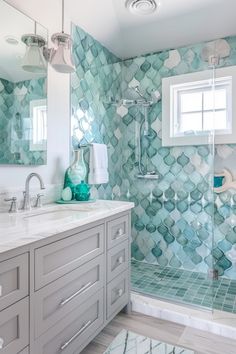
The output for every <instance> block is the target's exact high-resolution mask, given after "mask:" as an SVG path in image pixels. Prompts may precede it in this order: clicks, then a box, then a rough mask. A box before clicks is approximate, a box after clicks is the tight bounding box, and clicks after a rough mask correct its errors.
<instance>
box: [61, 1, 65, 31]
mask: <svg viewBox="0 0 236 354" xmlns="http://www.w3.org/2000/svg"><path fill="white" fill-rule="evenodd" d="M64 11H65V4H64V0H62V33H64Z"/></svg>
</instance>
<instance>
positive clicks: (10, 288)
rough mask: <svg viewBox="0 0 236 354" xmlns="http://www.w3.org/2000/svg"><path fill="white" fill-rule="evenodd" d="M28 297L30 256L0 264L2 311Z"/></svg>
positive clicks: (0, 307) (23, 255) (0, 306)
mask: <svg viewBox="0 0 236 354" xmlns="http://www.w3.org/2000/svg"><path fill="white" fill-rule="evenodd" d="M27 295H28V254H27V253H25V254H22V255H20V256H17V257H14V258H11V259H8V260H6V261H4V262H1V263H0V311H1V310H3V309H4V308H6V307H8V306H10V305H12V304H14V303H15V302H17V301H19V300H21V299H23V298H24V297H25V296H27Z"/></svg>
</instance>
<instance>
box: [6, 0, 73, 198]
mask: <svg viewBox="0 0 236 354" xmlns="http://www.w3.org/2000/svg"><path fill="white" fill-rule="evenodd" d="M8 3H9V4H11V5H13V6H15V7H16V8H18V9H19V10H21V11H22V12H24V13H25V14H27V15H28V16H30V17H32V18H33V19H35V20H37V21H38V22H40V23H41V24H42V25H43V26H45V27H46V28H47V29H48V30H49V37H51V34H52V33H55V32H60V31H61V1H59V0H50V1H48V0H40V1H38V0H37V1H36V0H24V1H21V0H8ZM66 22H67V23H66V30H67V32H68V28H70V23H69V21H68V20H66ZM69 80H70V78H69V75H67V74H59V73H57V72H55V71H54V70H53V69H52V68H51V67H49V72H48V153H47V165H45V166H37V167H31V166H29V167H22V166H1V165H0V193H1V192H3V191H5V190H11V189H22V190H23V189H24V182H25V179H26V176H27V175H28V174H29V173H30V172H37V173H39V174H41V176H42V177H43V180H44V182H45V184H46V185H49V184H50V185H51V184H58V183H61V182H62V180H63V176H64V171H65V168H66V167H68V164H69V148H70V81H69ZM32 183H35V185H36V184H37V181H34V182H33V181H32Z"/></svg>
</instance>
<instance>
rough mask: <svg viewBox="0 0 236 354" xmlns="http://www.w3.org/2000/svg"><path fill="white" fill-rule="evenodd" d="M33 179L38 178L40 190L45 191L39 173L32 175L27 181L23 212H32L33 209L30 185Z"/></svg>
mask: <svg viewBox="0 0 236 354" xmlns="http://www.w3.org/2000/svg"><path fill="white" fill-rule="evenodd" d="M33 177H36V178H38V180H39V183H40V188H41V189H45V186H44V183H43V180H42V177H41V176H40V175H39V174H38V173H30V174H29V176H28V177H27V178H26V181H25V191H24V192H23V193H24V201H23V206H22V210H30V209H31V204H30V193H29V184H30V181H31V179H32V178H33Z"/></svg>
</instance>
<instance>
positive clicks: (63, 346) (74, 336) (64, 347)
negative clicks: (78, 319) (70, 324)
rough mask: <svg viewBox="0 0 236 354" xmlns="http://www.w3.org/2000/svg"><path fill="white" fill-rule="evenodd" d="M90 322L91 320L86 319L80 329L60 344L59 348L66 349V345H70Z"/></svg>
mask: <svg viewBox="0 0 236 354" xmlns="http://www.w3.org/2000/svg"><path fill="white" fill-rule="evenodd" d="M91 323H92V321H88V322H87V323H86V324H85V325H83V327H81V328H80V330H79V331H78V332H77V333H75V334H74V335H73V337H71V338H70V339H69V340H68V341H67V342H65V343H64V344H62V346H61V348H60V349H61V350H64V349H66V348H67V347H68V345H70V344H71V343H72V342H73V341H74V340H75V339H76V338H77V337H78V336H79V335H80V334H81V333H82V332H83V331H84V330H85V329H86V328H87V327H88V326H89V325H90V324H91Z"/></svg>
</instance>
